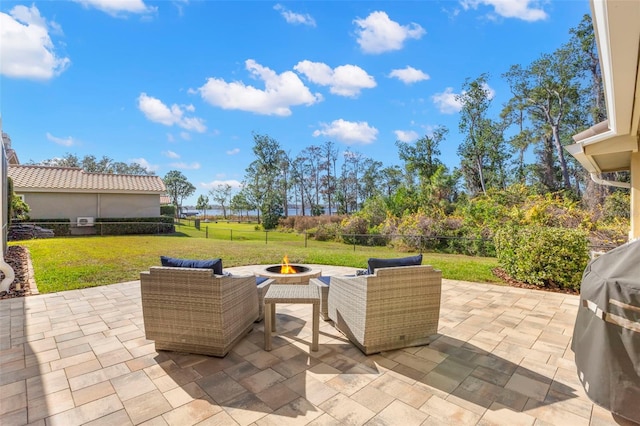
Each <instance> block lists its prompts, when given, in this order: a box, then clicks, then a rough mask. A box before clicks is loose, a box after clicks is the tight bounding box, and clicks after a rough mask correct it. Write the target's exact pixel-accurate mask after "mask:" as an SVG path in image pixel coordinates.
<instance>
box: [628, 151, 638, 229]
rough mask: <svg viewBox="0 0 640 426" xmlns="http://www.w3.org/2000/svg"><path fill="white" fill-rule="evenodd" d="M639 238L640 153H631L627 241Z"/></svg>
mask: <svg viewBox="0 0 640 426" xmlns="http://www.w3.org/2000/svg"><path fill="white" fill-rule="evenodd" d="M637 238H640V152H632V153H631V231H630V232H629V239H630V240H635V239H637Z"/></svg>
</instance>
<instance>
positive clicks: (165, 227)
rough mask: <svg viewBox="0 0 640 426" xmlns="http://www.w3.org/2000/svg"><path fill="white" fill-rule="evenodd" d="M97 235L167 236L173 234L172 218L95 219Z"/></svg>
mask: <svg viewBox="0 0 640 426" xmlns="http://www.w3.org/2000/svg"><path fill="white" fill-rule="evenodd" d="M95 227H96V233H97V234H98V235H138V234H169V233H172V232H175V227H174V224H173V218H172V217H167V216H161V217H124V218H119V217H97V218H96V220H95Z"/></svg>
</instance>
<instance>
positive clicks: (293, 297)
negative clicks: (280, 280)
mask: <svg viewBox="0 0 640 426" xmlns="http://www.w3.org/2000/svg"><path fill="white" fill-rule="evenodd" d="M276 303H310V304H312V305H313V333H312V334H313V337H312V343H311V350H312V351H317V350H318V336H319V334H320V292H319V290H318V287H317V286H315V285H286V284H272V285H271V286H270V287H269V290H268V291H267V294H265V296H264V313H265V315H264V350H265V351H270V350H271V334H272V332H275V331H276Z"/></svg>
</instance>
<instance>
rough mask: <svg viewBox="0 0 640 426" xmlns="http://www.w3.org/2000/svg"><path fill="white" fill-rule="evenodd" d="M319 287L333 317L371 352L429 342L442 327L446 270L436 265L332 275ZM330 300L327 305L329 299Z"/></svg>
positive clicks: (314, 283)
mask: <svg viewBox="0 0 640 426" xmlns="http://www.w3.org/2000/svg"><path fill="white" fill-rule="evenodd" d="M311 284H313V285H316V286H318V288H319V290H320V291H321V295H322V297H323V299H324V300H323V303H322V304H323V305H324V306H326V309H327V316H328V317H329V319H331V320H332V321H333V323H334V326H335V327H336V328H337V329H338V330H340V331H341V332H342V333H344V334H345V336H347V338H349V340H351V342H353V343H354V344H355V345H356V346H358V348H360V350H362V352H364V353H365V354H367V355H369V354H373V353H377V352H382V351H387V350H392V349H400V348H405V347H409V346H420V345H426V344H429V343H430V342H431V340H432V338H433V337H434V335H435V334H436V333H437V332H438V320H439V316H440V295H441V291H442V272H441V271H439V270H436V269H433V267H432V266H430V265H419V266H401V267H393V268H380V269H376V271H375V273H374V274H372V275H363V276H355V277H340V276H332V277H331V280H330V285H329V286H327V285H326V284H324V283H322V282H321V281H320V280H317V279H314V280H311ZM325 302H326V304H325Z"/></svg>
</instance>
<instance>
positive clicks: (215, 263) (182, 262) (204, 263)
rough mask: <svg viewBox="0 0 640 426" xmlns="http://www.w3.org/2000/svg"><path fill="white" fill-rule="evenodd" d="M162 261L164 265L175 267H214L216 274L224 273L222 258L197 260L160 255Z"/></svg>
mask: <svg viewBox="0 0 640 426" xmlns="http://www.w3.org/2000/svg"><path fill="white" fill-rule="evenodd" d="M160 263H161V264H162V266H170V267H173V268H198V269H213V273H214V274H216V275H222V259H211V260H195V259H177V258H175V257H168V256H160Z"/></svg>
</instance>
